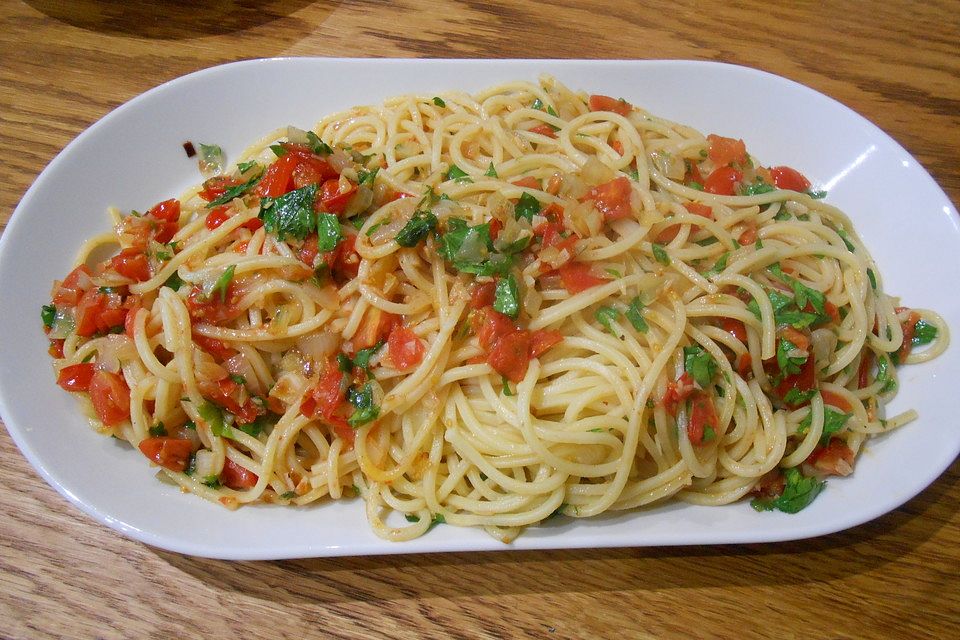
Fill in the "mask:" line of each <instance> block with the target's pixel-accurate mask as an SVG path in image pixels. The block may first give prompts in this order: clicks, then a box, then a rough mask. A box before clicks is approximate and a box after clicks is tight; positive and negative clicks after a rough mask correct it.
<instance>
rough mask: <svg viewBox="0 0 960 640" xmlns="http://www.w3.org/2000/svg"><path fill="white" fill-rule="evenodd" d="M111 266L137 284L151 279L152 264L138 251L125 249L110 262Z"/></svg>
mask: <svg viewBox="0 0 960 640" xmlns="http://www.w3.org/2000/svg"><path fill="white" fill-rule="evenodd" d="M110 266H111V267H112V268H113V270H114V271H116V272H117V273H119V274H120V275H122V276H123V277H124V278H130V279H131V280H134V281H136V282H143V281H145V280H149V279H150V263H149V262H148V261H147V256H146V255H144V253H143V252H142V251H139V250H137V249H133V248H131V249H124V250H123V251H121V252H120V253H119V254H117V255H115V256H114V257H113V258H111V260H110Z"/></svg>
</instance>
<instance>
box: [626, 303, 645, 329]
mask: <svg viewBox="0 0 960 640" xmlns="http://www.w3.org/2000/svg"><path fill="white" fill-rule="evenodd" d="M624 315H626V316H627V320H629V321H630V324H632V325H633V328H634V329H636V330H637V331H639V332H640V333H646V332H647V331H649V330H650V327H649V325H647V321H646V320H645V319H644V318H643V303H642V302H640V297H639V296H637V297H636V298H634V299H633V300H631V301H630V306H629V307H627V311H626V313H625V314H624Z"/></svg>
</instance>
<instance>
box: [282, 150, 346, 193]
mask: <svg viewBox="0 0 960 640" xmlns="http://www.w3.org/2000/svg"><path fill="white" fill-rule="evenodd" d="M337 177H339V174H338V173H337V172H336V171H334V169H333V167H331V166H330V163H328V162H327V161H326V160H322V159H320V158H317V157H313V156H303V157H302V159H301V161H300V163H299V164H298V165H297V166H296V167H294V168H293V174H292V178H293V186H294V188H295V189H300V188H302V187H305V186H307V185H308V184H320V183H322V182H323V181H324V180H328V179H330V178H337Z"/></svg>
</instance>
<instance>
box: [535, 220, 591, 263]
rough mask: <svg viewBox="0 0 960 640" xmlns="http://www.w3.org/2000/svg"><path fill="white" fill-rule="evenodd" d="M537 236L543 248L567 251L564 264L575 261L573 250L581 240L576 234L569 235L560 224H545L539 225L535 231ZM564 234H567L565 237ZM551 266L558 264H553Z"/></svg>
mask: <svg viewBox="0 0 960 640" xmlns="http://www.w3.org/2000/svg"><path fill="white" fill-rule="evenodd" d="M533 233H534V235H535V236H540V238H541V241H540V242H541V245H542V248H544V249H545V248H547V247H556V248H557V251H566V252H567V257H566V260H565V261H564V262H569V261H570V260H573V255H574V253H573V250H574V247H576V244H577V240H579V239H580V236H578V235H577V234H575V233H568V232H567V230H566V229H565V228H564V227H563V223H560V222H544V223H542V224H539V225H537V228H536V229H534V230H533ZM563 234H567V235H566V237H564V235H563ZM551 264H557V263H556V262H552V263H551Z"/></svg>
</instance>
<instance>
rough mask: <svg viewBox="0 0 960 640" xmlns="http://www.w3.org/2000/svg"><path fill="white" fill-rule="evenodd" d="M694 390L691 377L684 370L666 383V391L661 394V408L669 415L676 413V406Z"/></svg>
mask: <svg viewBox="0 0 960 640" xmlns="http://www.w3.org/2000/svg"><path fill="white" fill-rule="evenodd" d="M695 390H696V387H694V386H693V377H692V376H691V375H690V374H689V373H687V372H686V371H684V372H683V373H682V374H681V375H680V377H679V378H677V379H676V380H675V381H673V382H668V383H667V391H666V393H664V394H663V408H664V409H666V411H667V413H669V414H670V415H672V416H675V415H677V407H678V406H679V405H680V403H681V402H683V401H684V400H686V399H687V398H689V397H690V394H691V393H693V392H694V391H695Z"/></svg>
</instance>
